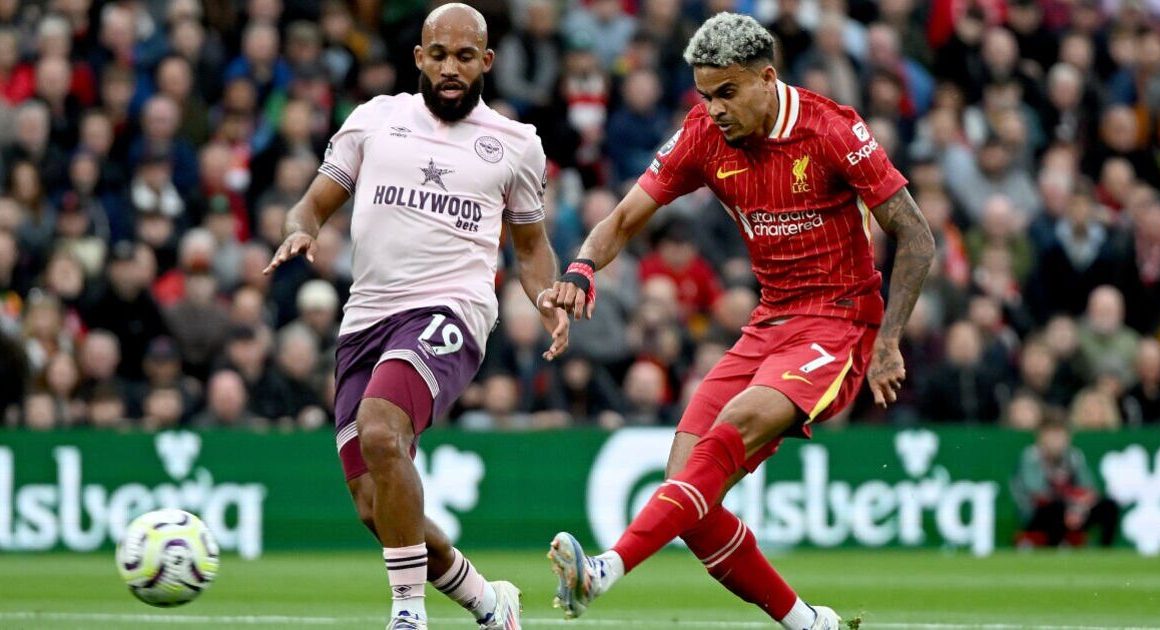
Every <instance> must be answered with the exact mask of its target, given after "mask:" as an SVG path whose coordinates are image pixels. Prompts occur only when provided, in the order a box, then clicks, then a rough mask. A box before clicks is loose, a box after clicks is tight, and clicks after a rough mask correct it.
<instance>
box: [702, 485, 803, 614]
mask: <svg viewBox="0 0 1160 630" xmlns="http://www.w3.org/2000/svg"><path fill="white" fill-rule="evenodd" d="M681 538H682V539H684V541H685V543H686V544H688V545H689V550H690V551H692V552H693V554H694V555H696V556H697V558H699V559H700V560H701V563H702V564H704V565H705V568H706V569H708V570H709V575H712V576H713V577H714V578H715V579H716V580H717V581H718V582H720V583H721V584H722V585H723V586H724V587H725V588H727V589H729V591H730V592H732V593H733V594H734V595H736V596H738V597H740V598H741V599H743V600H745V601H747V602H749V603H751V604H756V605H757V606H758V607H759V608H761V610H763V611H765V614H767V615H769V616H770V617H772V618H773V619H774V621H780V620H781V619H783V618H784V617H785V616H786V615H788V614H789V611H790V609H791V608H793V605H794V602H796V601H797V593H794V591H793V589H792V588H790V586H789V584H786V583H785V580H783V579H782V577H781V576H780V575H778V573H777V571H775V570H774V568H773V567H772V566H771V565H770V564H769V560H767V559H766V558H765V555H764V554H762V553H761V549H759V548H758V547H757V539H756V538H755V537H754V536H753V532H751V531H749V528H748V527H746V526H745V524H744V523H742V522H741V520H740V519H738V518H737V517H736V516H734V515H733V513H732V512H730V511H729V510H726V509H725V508H723V507H721V506H720V505H715V506H713V509H711V510H709V514H707V515H706V516H705V518H703V519H701V522H699V523H697V524H696V525H694V526H693V527H692V528H691V529H688V530H685V532H684V533H683V534H681Z"/></svg>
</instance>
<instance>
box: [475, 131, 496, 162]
mask: <svg viewBox="0 0 1160 630" xmlns="http://www.w3.org/2000/svg"><path fill="white" fill-rule="evenodd" d="M475 154H476V155H478V156H479V157H480V158H481V159H482V160H483V161H484V162H490V163H491V164H495V163H496V162H499V161H500V160H502V159H503V144H501V143H500V141H499V139H498V138H494V137H492V136H480V137H478V138H476V139H475Z"/></svg>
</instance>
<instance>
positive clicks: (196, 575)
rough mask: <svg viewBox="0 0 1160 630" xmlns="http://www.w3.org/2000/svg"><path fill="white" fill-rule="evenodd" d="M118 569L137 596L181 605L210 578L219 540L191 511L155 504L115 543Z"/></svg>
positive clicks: (154, 602)
mask: <svg viewBox="0 0 1160 630" xmlns="http://www.w3.org/2000/svg"><path fill="white" fill-rule="evenodd" d="M117 570H118V571H119V572H120V573H121V579H123V580H125V584H126V585H128V587H129V591H130V592H131V593H133V595H136V596H137V599H139V600H141V601H143V602H145V603H146V604H149V605H151V606H161V607H169V606H180V605H181V604H185V603H187V602H190V601H192V600H193V599H194V598H195V597H197V596H198V594H200V593H201V592H202V591H204V590H205V589H206V588H208V587H209V585H210V583H211V582H213V578H214V576H215V575H217V570H218V545H217V542H216V541H215V540H214V539H213V534H211V533H210V531H209V528H208V527H206V526H205V523H203V522H201V519H199V518H198V517H196V516H194V515H193V514H190V513H189V512H186V511H184V510H175V509H166V510H154V511H152V512H148V513H146V514H142V515H141V516H138V517H137V518H135V519H133V522H132V523H130V524H129V528H128V529H126V530H125V535H124V536H123V537H122V538H121V542H120V543H119V544H118V545H117Z"/></svg>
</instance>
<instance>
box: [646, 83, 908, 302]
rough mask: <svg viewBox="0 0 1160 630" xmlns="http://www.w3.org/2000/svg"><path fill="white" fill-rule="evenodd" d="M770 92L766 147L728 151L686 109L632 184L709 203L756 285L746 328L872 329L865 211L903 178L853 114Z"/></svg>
mask: <svg viewBox="0 0 1160 630" xmlns="http://www.w3.org/2000/svg"><path fill="white" fill-rule="evenodd" d="M777 92H778V113H777V120H776V122H775V123H774V125H773V131H772V133H770V135H769V137H768V138H765V139H761V140H757V141H754V140H750V141H748V142H746V143H745V146H743V147H731V146H729V145H728V144H726V143H725V136H724V135H723V134H722V133H721V130H720V129H718V128H717V126H716V125H715V124H713V121H712V119H711V118H710V116H709V113H708V110H707V108H706V107H705V105H704V104H701V105H697V106H696V107H694V108H693V110H692V111H691V112H689V115H688V116H687V117H686V118H685V123H684V125H683V126H682V127H681V129H680V130H678V131H677V133H676V134H675V135H674V136H673V137H672V138H671V139H669V141H668V142H667V143H665V145H664V146H662V147H661V148H660V150H659V151H658V152H657V155H656V159H655V160H653V163H652V165H651V166H650V167H649V168H648V170H647V171H645V173H644V174H643V175H642V176H641V177H640V179H639V180H638V182H637V183H638V184H640V186H641V188H643V189H644V190H645V192H647V193H648V194H649V195H650V196H651V197H652V198H653V199H654V200H655V201H656V202H657V203H659V204H661V205H664V204H667V203H669V202H671V201H672V200H673V199H676V198H677V197H680V196H681V195H684V194H687V193H690V192H692V191H694V190H696V189H697V188H700V187H701V186H708V187H709V189H710V190H712V191H713V192H714V193H715V194H716V195H717V199H719V200H720V201H721V203H722V205H724V206H725V211H726V212H728V213H729V215H730V216H731V217H732V218H733V220H734V221H735V222H736V223H737V227H738V229H739V230H740V231H741V234H742V236H743V237H744V239H745V242H746V244H747V245H748V247H749V257H750V260H751V261H752V264H753V273H754V274H755V275H756V276H757V280H758V282H760V284H761V303H760V304H759V305H758V307H757V308H756V309H755V310H754V311H753V317H752V319H751V320H750V322H751V323H757V322H761V321H764V320H767V319H771V318H776V317H784V316H788V315H827V316H833V317H842V318H845V319H852V320H856V321H861V322H866V323H869V324H873V325H877V324H879V323H881V321H882V310H883V302H882V296H881V293H880V290H881V287H882V274H880V273H879V272H878V271H877V270H876V269H875V268H874V252H873V249H872V247H871V243H870V238H871V232H870V221H871V218H870V208H873V207H874V206H877V205H878V204H880V203H882V202H883V201H885V200H886V199H888V198H889V197H890V196H891V195H893V194H894V193H896V192H898V191H899V190H900V189H901V188H902V187H903V186H905V185H906V178H905V177H903V176H902V173H899V172H898V169H896V168H894V165H893V164H891V163H890V159H889V158H888V157H886V151H885V150H884V149H882V148H880V147H879V145H878V142H877V141H876V140H874V138H873V137H871V135H870V129H869V127H867V125H866V123H865V122H863V121H862V118H861V117H860V116H859V115H858V113H857V112H855V111H854V110H853V109H851V108H849V107H844V106H841V105H838V104H837V103H835V102H833V101H831V100H830V99H827V98H825V97H823V96H820V95H818V94H815V93H813V92H810V91H808V90H803V89H801V88H798V87H794V86H790V85H786V84H784V83H782V82H781V81H778V83H777Z"/></svg>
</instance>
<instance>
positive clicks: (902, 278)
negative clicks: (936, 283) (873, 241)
mask: <svg viewBox="0 0 1160 630" xmlns="http://www.w3.org/2000/svg"><path fill="white" fill-rule="evenodd" d="M871 212H873V213H874V218H875V219H877V221H878V225H881V226H882V229H883V230H885V231H886V233H887V234H890V235H891V236H893V237H894V238H895V240H897V241H898V248H897V250H896V253H895V256H894V271H893V272H892V273H891V274H890V294H889V296H888V297H887V301H886V315H885V316H884V317H883V318H882V327H881V328H880V329H879V331H878V336H879V337H880V338H882V339H884V340H886V341H897V340H898V339H899V338H900V337H901V336H902V327H903V326H904V325H905V324H906V320H907V319H909V318H910V312H911V311H912V310H914V303H915V302H916V301H918V294H919V293H920V292H921V291H922V283H923V281H924V280H925V279H926V274H927V273H928V272H929V271H930V265H931V262H932V261H933V260H934V251H935V250H934V236H933V235H932V234H931V232H930V226H929V225H927V223H926V218H925V217H923V216H922V213H921V212H920V211H919V209H918V205H917V204H916V203H915V202H914V198H912V197H911V196H910V192H909V191H907V190H906V188H902V189H900V190H899V191H898V192H896V193H894V195H892V196H891V197H890V198H889V199H887V200H886V201H884V202H882V203H881V204H879V205H877V206H875V207H874V208H873V210H871Z"/></svg>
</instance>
